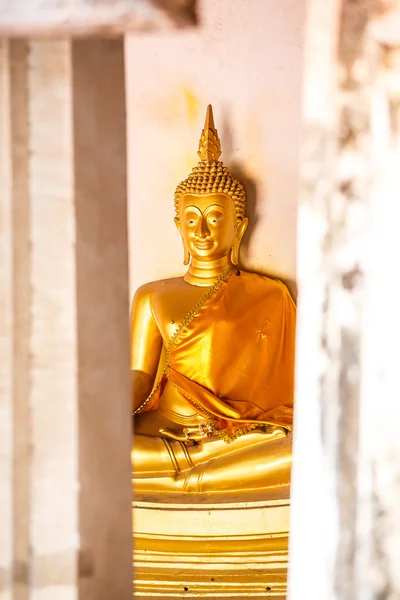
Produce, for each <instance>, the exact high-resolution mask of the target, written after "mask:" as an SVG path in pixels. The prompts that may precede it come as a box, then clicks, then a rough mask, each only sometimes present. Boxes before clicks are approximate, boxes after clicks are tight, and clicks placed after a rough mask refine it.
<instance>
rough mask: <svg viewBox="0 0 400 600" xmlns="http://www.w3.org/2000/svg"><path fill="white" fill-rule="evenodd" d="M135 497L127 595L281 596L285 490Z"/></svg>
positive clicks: (286, 518) (285, 546)
mask: <svg viewBox="0 0 400 600" xmlns="http://www.w3.org/2000/svg"><path fill="white" fill-rule="evenodd" d="M274 496H275V497H271V496H270V497H269V498H268V497H267V493H265V494H264V499H260V498H256V497H253V498H250V497H249V496H248V495H247V496H246V498H247V499H246V500H244V498H243V497H242V498H239V497H236V498H232V496H229V502H226V501H225V502H224V501H223V497H222V498H221V496H219V497H217V495H210V494H209V495H207V496H203V497H199V496H195V495H193V496H192V495H191V496H190V504H188V495H185V496H184V497H182V496H179V495H175V494H171V495H169V496H167V495H163V497H162V498H163V500H162V503H160V502H157V501H155V500H156V498H154V497H153V498H151V497H149V496H147V497H146V498H144V497H142V498H136V500H135V502H134V504H133V506H134V513H133V514H134V545H135V549H134V570H135V582H134V596H135V598H137V599H145V598H147V599H148V598H151V599H152V600H157V599H160V600H161V599H165V598H171V599H172V598H189V599H193V598H221V599H222V598H223V599H224V600H234V599H239V598H248V597H255V598H274V599H275V600H277V599H279V600H283V599H284V598H285V597H286V573H287V558H288V531H289V499H288V498H289V495H288V489H287V488H286V489H285V490H284V489H282V490H281V493H280V495H279V497H277V494H276V492H275V493H274Z"/></svg>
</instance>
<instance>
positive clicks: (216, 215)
mask: <svg viewBox="0 0 400 600" xmlns="http://www.w3.org/2000/svg"><path fill="white" fill-rule="evenodd" d="M223 217H224V215H223V214H221V213H212V214H211V215H209V216H208V222H209V223H211V224H212V225H216V224H217V223H218V222H219V221H221V219H223Z"/></svg>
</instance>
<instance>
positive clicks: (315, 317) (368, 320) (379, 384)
mask: <svg viewBox="0 0 400 600" xmlns="http://www.w3.org/2000/svg"><path fill="white" fill-rule="evenodd" d="M396 4H397V9H396ZM399 15H400V6H399V3H396V2H389V3H385V2H381V3H380V2H376V3H373V2H369V1H368V0H365V1H363V0H361V1H358V2H354V1H352V0H329V1H326V2H322V3H321V2H319V1H318V0H311V1H310V2H309V7H308V24H307V32H306V41H307V50H306V65H305V67H306V68H305V82H304V107H303V108H304V112H303V114H304V140H303V150H304V152H303V158H302V167H301V169H302V190H301V196H300V209H299V213H300V215H299V330H298V349H297V350H298V354H297V404H296V415H295V436H294V469H293V486H292V522H291V563H290V564H291V568H290V573H289V590H290V591H289V598H290V599H291V600H297V599H299V600H300V599H303V598H305V597H307V598H310V599H314V598H315V599H318V600H319V599H321V598H323V599H324V600H378V599H379V600H395V598H398V597H400V570H399V555H400V517H399V509H398V507H399V506H400V437H399V435H398V423H397V421H398V416H397V415H398V411H399V405H400V380H399V367H398V356H399V351H398V343H399V339H400V312H399V310H398V296H399V292H400V283H399V278H398V276H397V271H398V260H399V257H400V236H399V229H398V218H397V214H398V206H397V205H398V202H399V198H400V169H399V164H400V86H399V80H400V53H399V49H398V48H400V27H399V22H400V18H399Z"/></svg>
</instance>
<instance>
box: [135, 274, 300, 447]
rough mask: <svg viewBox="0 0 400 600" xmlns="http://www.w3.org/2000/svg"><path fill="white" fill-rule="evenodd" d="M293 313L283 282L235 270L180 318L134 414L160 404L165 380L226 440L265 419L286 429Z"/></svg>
mask: <svg viewBox="0 0 400 600" xmlns="http://www.w3.org/2000/svg"><path fill="white" fill-rule="evenodd" d="M295 311H296V309H295V305H294V302H293V300H292V298H291V297H290V294H289V292H288V290H287V288H286V287H285V286H284V285H283V284H282V283H281V282H280V281H275V280H272V279H269V278H267V277H263V276H260V275H256V274H254V273H246V272H244V271H238V270H236V271H234V272H233V274H231V275H230V277H229V278H228V279H227V280H225V281H222V282H220V283H219V286H218V287H217V288H216V289H215V290H212V293H206V294H205V296H204V297H203V299H202V300H201V301H200V302H199V303H198V304H197V305H196V307H194V309H193V310H192V311H191V313H190V314H189V315H188V316H187V318H185V320H184V322H183V323H182V325H181V326H180V327H179V329H178V331H177V332H176V334H175V335H174V336H173V338H172V340H171V342H170V344H169V346H168V348H167V359H166V365H165V369H164V372H163V375H162V377H161V378H160V379H159V381H158V382H156V385H155V387H154V390H153V392H152V393H151V395H150V396H149V398H148V399H147V401H146V402H145V403H144V404H143V405H142V407H140V409H139V411H140V412H141V411H142V410H143V411H148V410H152V409H155V408H157V406H158V402H159V399H160V397H161V395H162V393H163V389H164V387H165V384H166V382H167V381H169V382H170V383H172V385H174V387H175V388H176V389H177V390H178V392H179V393H180V394H181V395H182V398H184V399H185V400H186V401H187V402H189V403H190V404H191V405H192V406H193V407H194V408H195V409H196V411H197V412H198V413H199V414H200V415H202V416H203V417H204V418H205V419H206V420H207V423H208V427H209V431H212V432H214V433H215V434H217V435H219V436H220V437H222V438H223V439H224V440H225V441H227V442H229V441H231V440H233V439H235V438H237V437H238V436H239V435H242V434H243V433H246V432H247V431H250V430H252V429H255V428H257V427H259V426H260V425H263V424H267V425H273V426H281V427H284V428H285V429H287V430H291V429H292V423H293V393H294V352H295Z"/></svg>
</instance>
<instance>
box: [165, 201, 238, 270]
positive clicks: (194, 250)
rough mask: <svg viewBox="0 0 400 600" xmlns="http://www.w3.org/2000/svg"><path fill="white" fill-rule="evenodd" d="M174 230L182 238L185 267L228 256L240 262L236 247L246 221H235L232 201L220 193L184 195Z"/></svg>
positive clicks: (234, 261) (234, 262)
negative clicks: (191, 260)
mask: <svg viewBox="0 0 400 600" xmlns="http://www.w3.org/2000/svg"><path fill="white" fill-rule="evenodd" d="M175 223H176V226H177V227H178V229H179V231H180V234H181V236H182V241H183V246H184V252H185V260H184V262H185V264H187V263H188V262H189V259H190V256H191V257H192V258H193V259H195V260H197V261H199V262H209V261H214V260H220V259H222V258H224V257H226V256H228V255H229V254H230V255H231V256H230V257H231V260H232V262H233V264H237V263H238V260H239V247H240V243H241V241H242V237H243V234H244V232H245V231H246V228H247V223H248V220H247V218H243V219H241V220H240V221H239V220H238V219H237V215H236V210H235V206H234V203H233V201H232V199H231V198H230V197H229V196H228V195H226V194H223V193H211V194H185V195H183V196H182V197H181V198H180V202H179V218H175Z"/></svg>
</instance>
